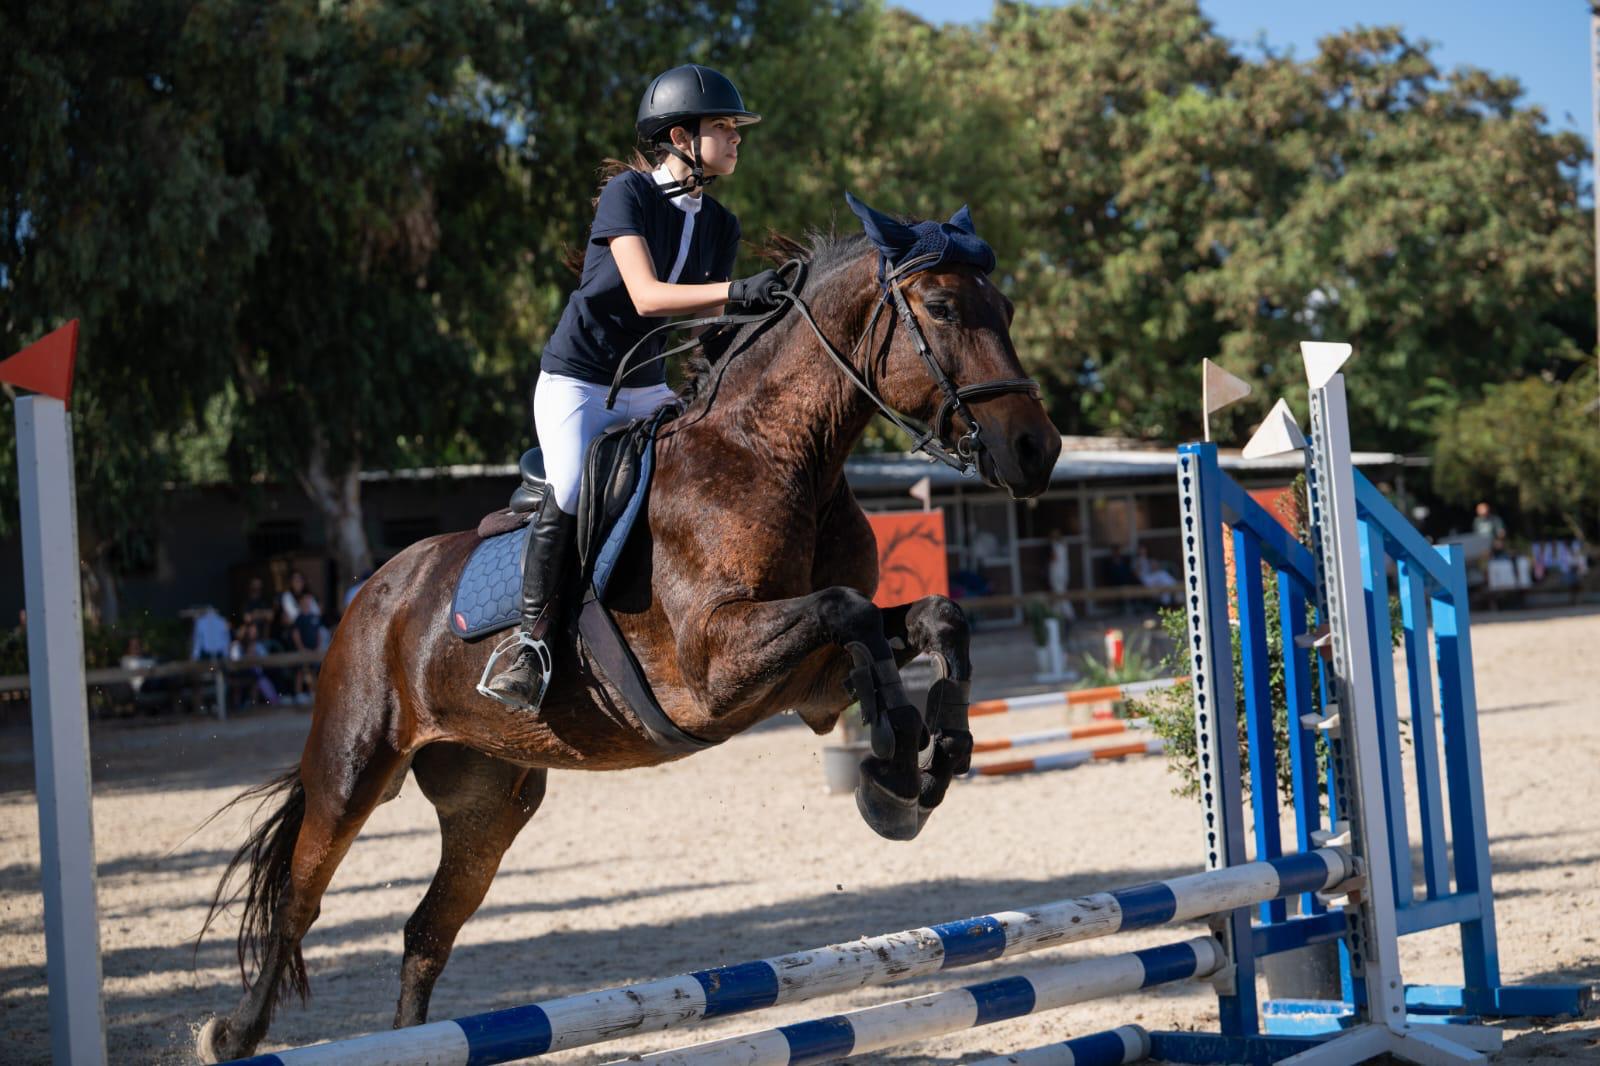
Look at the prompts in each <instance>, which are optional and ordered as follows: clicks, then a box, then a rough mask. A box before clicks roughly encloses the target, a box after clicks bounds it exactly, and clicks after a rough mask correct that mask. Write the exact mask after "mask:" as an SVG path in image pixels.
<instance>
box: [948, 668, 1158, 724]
mask: <svg viewBox="0 0 1600 1066" xmlns="http://www.w3.org/2000/svg"><path fill="white" fill-rule="evenodd" d="M1186 680H1188V679H1187V678H1182V677H1163V678H1157V679H1156V680H1153V681H1130V682H1128V683H1127V684H1124V685H1104V686H1101V687H1100V688H1078V689H1071V690H1069V691H1066V692H1041V693H1038V694H1037V695H1033V696H1010V697H1007V698H1005V699H997V700H979V701H978V702H976V703H974V704H973V705H972V706H971V707H970V708H969V709H968V711H967V717H969V718H984V717H987V716H989V715H993V714H1010V713H1012V712H1013V711H1037V710H1043V709H1047V708H1051V707H1090V706H1094V705H1096V704H1102V703H1115V702H1117V701H1118V700H1127V699H1132V698H1133V697H1135V696H1141V695H1143V694H1144V693H1146V692H1153V691H1155V690H1156V689H1163V688H1171V687H1172V686H1173V685H1176V684H1178V683H1179V682H1180V681H1186Z"/></svg>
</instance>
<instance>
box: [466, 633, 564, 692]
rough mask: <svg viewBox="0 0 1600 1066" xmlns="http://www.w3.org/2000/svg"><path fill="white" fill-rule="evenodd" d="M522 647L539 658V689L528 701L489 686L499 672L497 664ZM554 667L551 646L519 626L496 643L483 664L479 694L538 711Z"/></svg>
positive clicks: (479, 681)
mask: <svg viewBox="0 0 1600 1066" xmlns="http://www.w3.org/2000/svg"><path fill="white" fill-rule="evenodd" d="M521 648H530V649H532V651H533V654H534V656H535V658H537V659H538V660H539V691H537V692H535V693H534V695H533V698H532V699H530V700H528V701H527V702H526V703H524V702H523V701H521V700H518V699H515V698H513V697H510V696H503V695H501V694H500V693H498V692H496V691H494V689H492V688H490V687H489V680H490V679H491V678H492V677H494V676H495V674H496V673H497V672H498V671H496V670H495V664H497V663H498V662H499V661H500V660H501V659H503V658H504V657H505V656H506V655H508V654H511V653H512V652H514V651H517V650H518V649H521ZM554 668H555V661H554V660H553V659H552V658H551V655H550V646H549V645H548V644H546V643H545V642H544V641H543V640H540V639H539V638H537V637H531V636H529V635H528V634H527V633H525V632H523V631H522V629H520V628H518V629H517V630H516V631H515V632H513V633H512V634H511V635H510V636H509V637H507V638H506V639H505V640H502V641H501V642H500V643H499V644H496V645H495V648H494V651H493V652H491V653H490V654H489V661H488V662H486V663H484V664H483V676H482V677H480V678H479V679H478V694H479V695H482V696H488V697H489V698H490V699H491V700H494V701H495V702H497V703H503V704H505V705H506V706H507V707H513V708H516V709H517V710H519V711H524V710H526V711H537V710H538V709H539V705H540V704H541V703H543V702H544V694H545V692H546V691H548V690H549V688H550V675H551V674H552V673H553V672H554Z"/></svg>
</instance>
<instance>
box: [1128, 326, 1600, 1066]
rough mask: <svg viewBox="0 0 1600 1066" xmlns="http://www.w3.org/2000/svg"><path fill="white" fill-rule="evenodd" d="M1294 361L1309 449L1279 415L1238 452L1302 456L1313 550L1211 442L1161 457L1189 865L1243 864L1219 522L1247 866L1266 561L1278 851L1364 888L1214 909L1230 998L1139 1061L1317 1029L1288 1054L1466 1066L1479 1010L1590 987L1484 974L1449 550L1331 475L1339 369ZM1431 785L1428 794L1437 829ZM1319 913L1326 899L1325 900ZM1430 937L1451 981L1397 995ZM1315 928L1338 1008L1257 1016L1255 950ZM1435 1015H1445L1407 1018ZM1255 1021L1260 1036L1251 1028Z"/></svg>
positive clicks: (1261, 813)
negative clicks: (1247, 780) (1331, 853)
mask: <svg viewBox="0 0 1600 1066" xmlns="http://www.w3.org/2000/svg"><path fill="white" fill-rule="evenodd" d="M1301 349H1302V355H1303V357H1304V360H1305V364H1306V376H1307V379H1308V382H1309V384H1310V387H1311V390H1310V391H1311V415H1312V418H1311V428H1312V433H1311V440H1310V441H1309V443H1308V442H1307V441H1306V440H1305V438H1304V437H1303V436H1302V435H1301V434H1300V432H1299V429H1298V427H1296V426H1295V425H1294V424H1293V420H1292V418H1290V416H1289V415H1288V411H1287V408H1286V407H1285V406H1284V405H1282V404H1281V403H1280V405H1279V407H1278V408H1275V409H1274V412H1273V415H1272V416H1271V417H1269V419H1268V422H1267V424H1264V425H1263V426H1262V428H1261V431H1260V432H1259V433H1258V434H1257V439H1256V440H1255V441H1252V443H1251V446H1250V447H1247V448H1246V455H1247V456H1248V455H1252V454H1254V455H1263V454H1270V453H1271V452H1274V451H1288V450H1299V449H1303V450H1304V451H1305V452H1306V456H1307V461H1306V478H1307V496H1308V500H1309V504H1310V512H1311V513H1310V514H1309V515H1308V518H1309V524H1310V527H1311V532H1312V541H1313V547H1314V549H1315V551H1307V550H1306V549H1305V548H1304V547H1303V546H1302V545H1300V544H1299V543H1298V542H1297V541H1295V540H1294V539H1293V538H1292V537H1290V536H1289V534H1288V533H1287V532H1286V531H1285V530H1284V528H1283V527H1282V525H1281V524H1280V523H1279V522H1278V520H1277V519H1276V518H1275V517H1274V516H1272V515H1271V514H1270V513H1268V512H1267V511H1266V510H1265V509H1264V508H1263V507H1261V506H1260V505H1259V504H1257V503H1256V502H1255V501H1254V500H1253V499H1252V498H1251V497H1250V496H1249V495H1248V494H1247V493H1246V492H1245V491H1244V490H1243V489H1242V488H1241V487H1240V486H1239V485H1238V484H1237V483H1235V482H1234V481H1233V480H1232V479H1231V478H1229V477H1227V476H1226V475H1225V474H1223V473H1222V472H1221V470H1220V469H1219V467H1218V463H1217V452H1216V447H1215V446H1214V445H1212V444H1190V445H1185V446H1184V447H1182V448H1180V449H1179V454H1178V488H1179V501H1180V507H1181V509H1182V521H1183V534H1184V549H1185V581H1186V584H1185V589H1186V592H1187V594H1188V598H1187V601H1186V602H1187V605H1188V610H1189V629H1190V650H1191V659H1192V674H1193V677H1194V698H1195V714H1196V719H1195V720H1196V746H1197V748H1198V751H1199V756H1200V760H1201V770H1202V803H1203V805H1204V808H1205V817H1206V832H1207V866H1208V868H1212V869H1216V868H1220V867H1225V866H1228V865H1232V864H1234V863H1238V862H1243V861H1245V858H1246V854H1247V851H1246V843H1247V841H1246V838H1245V832H1244V818H1243V803H1242V796H1241V791H1240V788H1239V781H1238V774H1239V769H1238V768H1239V765H1240V759H1239V750H1238V733H1237V729H1236V728H1234V727H1233V723H1235V722H1236V721H1237V717H1238V708H1237V707H1236V706H1235V685H1234V674H1235V663H1234V662H1233V654H1232V648H1231V642H1230V639H1229V626H1230V620H1229V600H1228V595H1227V586H1226V569H1225V566H1226V564H1225V559H1224V548H1225V544H1224V538H1225V534H1224V532H1223V530H1222V524H1223V523H1226V524H1227V526H1228V527H1230V528H1231V531H1232V534H1231V540H1232V548H1233V568H1234V573H1235V588H1236V597H1237V598H1236V601H1235V606H1236V615H1235V617H1236V618H1237V625H1238V632H1239V644H1240V649H1241V652H1240V662H1239V663H1238V664H1237V666H1238V673H1239V675H1240V677H1241V678H1242V682H1243V683H1242V691H1243V694H1244V708H1243V711H1244V720H1245V733H1246V737H1247V739H1248V741H1249V749H1250V756H1249V759H1250V763H1249V773H1250V776H1251V781H1252V798H1253V802H1252V811H1253V815H1254V819H1253V823H1254V824H1253V830H1254V833H1253V838H1254V840H1253V843H1254V855H1255V856H1256V857H1257V858H1258V859H1259V858H1270V857H1271V856H1275V855H1280V854H1282V853H1283V852H1282V841H1281V839H1280V834H1279V829H1278V825H1279V814H1278V807H1277V789H1276V787H1275V785H1274V781H1275V779H1276V774H1277V766H1276V758H1275V746H1274V743H1273V739H1272V736H1273V733H1272V731H1273V729H1274V717H1275V709H1274V707H1273V705H1272V691H1271V686H1270V684H1269V676H1270V671H1271V667H1272V661H1271V657H1270V655H1269V652H1268V650H1267V649H1268V645H1267V642H1266V633H1265V628H1266V618H1265V610H1264V607H1265V602H1266V600H1265V595H1264V588H1263V580H1262V566H1263V563H1265V564H1266V565H1267V566H1269V567H1270V568H1271V569H1272V572H1273V574H1274V576H1275V577H1276V584H1277V597H1278V606H1279V622H1280V627H1281V631H1280V633H1279V634H1277V636H1278V637H1280V639H1281V647H1282V659H1281V662H1282V669H1283V677H1284V691H1285V698H1286V700H1287V704H1288V706H1287V707H1286V708H1285V711H1286V714H1285V716H1284V717H1285V719H1286V721H1285V722H1283V723H1282V724H1281V725H1280V726H1278V728H1287V729H1288V731H1289V739H1290V743H1289V758H1290V777H1291V780H1292V782H1293V789H1292V795H1293V803H1294V813H1295V827H1296V835H1297V838H1298V839H1297V844H1298V846H1299V848H1300V849H1302V850H1303V849H1306V848H1310V847H1315V846H1317V845H1318V844H1333V845H1338V846H1343V847H1348V848H1349V849H1350V850H1351V852H1352V854H1354V855H1355V856H1356V861H1357V863H1358V865H1360V867H1361V869H1362V877H1361V881H1362V882H1364V883H1362V884H1359V885H1357V886H1350V887H1351V889H1352V890H1351V891H1350V892H1348V893H1347V895H1346V896H1345V898H1344V899H1343V900H1342V901H1333V900H1330V899H1329V898H1328V896H1327V895H1326V894H1308V895H1306V896H1304V897H1302V898H1301V900H1300V905H1299V908H1298V911H1299V913H1298V915H1296V916H1290V915H1289V914H1288V913H1287V910H1288V908H1287V907H1286V905H1285V901H1282V900H1277V901H1272V902H1269V903H1266V904H1263V905H1262V906H1261V907H1260V908H1259V914H1258V915H1257V916H1256V920H1254V921H1252V919H1251V916H1250V914H1249V911H1248V910H1240V911H1235V912H1233V914H1232V915H1231V916H1229V918H1228V927H1227V930H1226V933H1227V935H1226V937H1225V938H1224V940H1225V943H1228V944H1229V945H1230V946H1231V954H1232V959H1233V963H1234V967H1235V970H1234V973H1235V981H1234V986H1233V989H1232V990H1231V993H1224V994H1221V995H1220V1002H1219V1008H1220V1016H1221V1029H1222V1032H1221V1034H1219V1035H1218V1036H1216V1037H1195V1036H1194V1035H1193V1034H1187V1033H1171V1034H1169V1033H1152V1034H1150V1036H1151V1042H1152V1054H1153V1056H1154V1057H1155V1058H1158V1059H1167V1060H1170V1061H1183V1062H1201V1061H1209V1062H1238V1061H1262V1060H1264V1059H1269V1058H1270V1057H1271V1055H1258V1054H1253V1053H1250V1049H1251V1048H1252V1047H1255V1046H1262V1047H1263V1048H1264V1047H1265V1046H1266V1045H1269V1044H1274V1043H1276V1041H1277V1040H1280V1039H1286V1038H1288V1039H1307V1037H1308V1036H1309V1035H1310V1034H1318V1035H1317V1036H1316V1037H1315V1039H1319V1040H1322V1041H1324V1042H1323V1043H1320V1044H1318V1045H1316V1046H1315V1047H1312V1048H1310V1049H1308V1050H1306V1051H1305V1052H1303V1053H1302V1054H1300V1055H1296V1056H1295V1057H1294V1058H1293V1060H1292V1061H1293V1062H1295V1063H1296V1064H1301V1063H1313V1062H1328V1063H1345V1062H1359V1061H1363V1060H1365V1059H1367V1058H1370V1057H1373V1056H1375V1055H1378V1054H1381V1053H1385V1052H1387V1053H1389V1054H1392V1055H1394V1056H1396V1057H1397V1058H1400V1059H1404V1060H1408V1061H1415V1062H1470V1061H1481V1057H1480V1055H1479V1052H1481V1051H1485V1050H1494V1049H1497V1048H1498V1047H1499V1044H1500V1033H1499V1031H1498V1030H1497V1029H1492V1028H1488V1027H1484V1026H1478V1025H1472V1024H1468V1023H1471V1022H1474V1021H1476V1020H1478V1019H1479V1018H1482V1017H1492V1016H1502V1017H1504V1016H1513V1015H1515V1016H1539V1017H1555V1016H1563V1015H1569V1014H1579V1013H1582V1012H1583V1010H1584V1009H1585V1008H1586V1007H1587V1005H1588V1003H1589V991H1588V989H1587V988H1586V987H1585V986H1579V985H1564V986H1531V985H1522V986H1508V985H1502V984H1501V983H1500V976H1499V965H1498V961H1497V957H1496V950H1495V924H1494V899H1493V892H1492V887H1491V885H1490V877H1489V852H1488V835H1487V827H1486V824H1485V818H1484V805H1483V777H1482V763H1481V759H1480V757H1479V751H1478V728H1477V717H1476V703H1475V696H1474V688H1473V677H1472V655H1471V647H1470V643H1469V636H1468V620H1467V595H1466V577H1465V569H1464V564H1463V561H1462V559H1461V558H1460V555H1459V553H1458V552H1456V551H1454V550H1453V549H1446V548H1439V549H1435V548H1434V547H1433V545H1431V544H1429V543H1428V542H1427V541H1426V540H1425V539H1424V538H1423V537H1422V536H1421V535H1420V534H1419V533H1417V531H1416V530H1415V529H1414V528H1412V526H1411V525H1410V524H1409V523H1408V522H1407V521H1406V520H1405V519H1404V518H1402V517H1401V516H1400V514H1399V512H1398V511H1396V510H1395V509H1394V507H1393V506H1392V505H1390V504H1389V503H1388V501H1387V500H1385V499H1384V498H1383V496H1382V495H1381V494H1380V493H1379V492H1378V491H1377V489H1376V488H1374V487H1373V485H1372V484H1371V483H1370V482H1368V481H1367V479H1366V478H1365V477H1363V476H1362V475H1361V473H1360V472H1359V471H1357V470H1355V468H1354V466H1353V464H1352V463H1351V460H1350V442H1349V422H1348V414H1347V407H1346V396H1345V384H1344V376H1343V375H1342V374H1340V373H1339V372H1338V371H1339V368H1340V366H1342V365H1343V363H1344V362H1345V361H1346V360H1347V359H1348V358H1349V356H1350V353H1351V349H1350V346H1349V345H1346V344H1325V343H1306V344H1302V345H1301ZM1391 559H1392V560H1393V561H1394V563H1395V567H1396V573H1397V575H1398V583H1399V586H1400V601H1401V608H1402V619H1403V623H1402V629H1403V640H1402V644H1403V646H1404V649H1405V661H1406V666H1407V674H1408V679H1407V680H1408V686H1409V696H1410V701H1411V708H1412V723H1411V725H1412V737H1413V744H1412V751H1413V758H1414V760H1415V764H1416V778H1417V781H1418V783H1419V787H1418V791H1419V793H1420V795H1419V796H1418V797H1417V803H1418V806H1419V809H1420V813H1421V825H1422V835H1423V841H1422V844H1423V847H1422V855H1423V866H1424V871H1423V873H1424V877H1423V883H1422V886H1421V893H1420V894H1419V892H1418V886H1417V885H1416V883H1415V882H1416V878H1415V877H1414V871H1413V870H1412V864H1411V852H1410V842H1409V840H1408V835H1407V830H1406V809H1407V808H1406V804H1407V797H1406V794H1405V790H1404V784H1403V764H1402V761H1401V760H1402V759H1403V757H1404V756H1403V752H1402V749H1401V745H1400V733H1399V721H1398V713H1397V701H1396V698H1395V688H1394V685H1395V679H1394V670H1393V655H1392V646H1391V643H1392V642H1391V637H1390V629H1389V625H1388V619H1389V585H1388V578H1387V562H1388V561H1389V560H1391ZM1308 606H1311V607H1314V609H1315V613H1314V617H1315V619H1316V620H1317V621H1318V622H1321V623H1324V624H1326V625H1327V627H1328V633H1327V636H1326V637H1323V638H1321V639H1318V640H1316V641H1313V640H1311V639H1310V637H1308V625H1307V619H1308ZM1430 607H1431V629H1432V634H1433V640H1432V644H1431V646H1430V643H1429V640H1428V632H1429V629H1430V611H1429V608H1430ZM1329 642H1331V645H1332V647H1331V655H1329V656H1328V661H1325V662H1320V663H1319V662H1318V659H1319V657H1318V656H1315V655H1313V654H1311V649H1312V647H1313V645H1315V646H1317V647H1321V646H1323V645H1324V644H1325V643H1329ZM1314 664H1316V666H1317V667H1318V669H1317V673H1316V675H1315V676H1314V675H1313V672H1312V671H1313V667H1314ZM1430 664H1431V666H1430ZM1433 671H1436V672H1437V675H1438V692H1439V703H1438V707H1437V711H1436V709H1435V706H1434V703H1433V690H1432V686H1431V685H1430V673H1431V672H1433ZM1441 732H1442V736H1443V743H1442V746H1441V744H1440V739H1439V734H1440V733H1441ZM1319 738H1320V739H1321V740H1322V742H1323V744H1322V750H1323V751H1325V752H1326V755H1327V760H1326V761H1327V775H1326V779H1325V780H1324V779H1323V778H1322V777H1321V776H1320V775H1319V770H1318V750H1319V745H1318V740H1319ZM1208 768H1214V770H1211V771H1210V772H1207V771H1208ZM1441 779H1442V780H1444V781H1446V782H1447V783H1448V786H1449V807H1448V811H1449V822H1450V830H1451V832H1450V834H1449V835H1448V836H1447V835H1446V833H1445V810H1446V808H1445V806H1444V804H1443V800H1442V796H1441V791H1440V782H1441ZM1324 797H1325V800H1326V807H1327V815H1326V821H1324V814H1323V807H1322V800H1323V799H1324ZM1447 842H1448V843H1447ZM1447 848H1448V854H1449V855H1450V856H1451V859H1452V860H1453V862H1450V863H1447V861H1446V854H1447ZM1369 857H1370V858H1369ZM1452 874H1453V876H1454V886H1453V887H1452V886H1451V883H1450V880H1451V877H1452ZM1334 902H1342V905H1340V906H1332V905H1331V904H1332V903H1334ZM1451 925H1455V926H1459V927H1460V934H1461V957H1462V971H1463V975H1464V981H1463V984H1462V985H1460V986H1443V985H1405V984H1404V983H1403V980H1402V978H1401V974H1400V968H1399V957H1398V956H1399V948H1398V943H1399V938H1400V937H1401V936H1404V935H1407V934H1409V933H1416V932H1420V931H1422V930H1426V929H1435V928H1440V927H1445V926H1451ZM1334 938H1338V939H1339V941H1340V951H1339V954H1340V971H1341V985H1342V991H1343V997H1342V999H1336V1000H1329V1001H1322V1000H1299V1001H1269V1002H1267V1003H1265V1004H1263V1005H1260V1006H1261V1007H1262V1008H1263V1009H1261V1010H1258V1004H1257V1003H1256V997H1255V981H1254V977H1255V972H1256V961H1257V960H1258V959H1260V958H1263V957H1265V956H1267V955H1273V954H1277V953H1280V952H1285V951H1291V950H1294V949H1295V948H1298V947H1303V946H1308V945H1313V944H1317V943H1320V942H1326V941H1329V940H1331V939H1334ZM1263 1014H1264V1015H1265V1018H1264V1020H1265V1023H1266V1024H1265V1026H1264V1027H1263V1025H1262V1021H1263V1018H1262V1015H1263ZM1442 1021H1449V1022H1452V1023H1455V1024H1450V1025H1440V1024H1432V1025H1430V1024H1427V1023H1428V1022H1442ZM1263 1030H1265V1032H1266V1033H1271V1034H1273V1035H1272V1036H1265V1035H1263ZM1330 1032H1332V1033H1334V1034H1335V1036H1334V1037H1333V1038H1332V1039H1330V1038H1329V1037H1328V1035H1327V1034H1328V1033H1330ZM1208 1045H1209V1046H1208Z"/></svg>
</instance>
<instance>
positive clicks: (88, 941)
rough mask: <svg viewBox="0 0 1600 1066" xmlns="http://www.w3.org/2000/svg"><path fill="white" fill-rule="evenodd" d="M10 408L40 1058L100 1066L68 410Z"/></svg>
mask: <svg viewBox="0 0 1600 1066" xmlns="http://www.w3.org/2000/svg"><path fill="white" fill-rule="evenodd" d="M16 411H17V468H18V473H19V474H20V478H19V481H20V483H21V493H20V496H21V504H22V570H23V584H24V587H25V589H26V602H27V605H28V679H29V684H30V686H31V687H32V699H33V762H34V778H35V781H36V783H37V787H38V794H39V874H40V880H41V882H42V888H43V893H44V930H45V971H46V974H47V976H48V980H49V990H50V1051H51V1057H52V1059H53V1060H54V1061H56V1062H63V1063H64V1062H70V1063H74V1064H102V1063H104V1062H105V1061H106V1041H105V1006H104V1003H103V1001H102V1000H101V996H100V924H99V917H98V914H97V912H96V905H95V867H94V825H93V820H92V815H91V812H90V806H89V708H88V703H87V700H86V697H85V694H84V684H83V621H82V618H83V613H82V609H81V604H80V602H79V600H80V593H79V584H78V523H77V513H76V502H75V501H76V498H75V496H74V492H73V474H72V440H71V427H70V424H69V422H68V419H67V410H66V405H65V404H64V403H62V402H61V401H60V400H58V399H55V398H53V397H50V396H24V397H22V398H20V399H18V400H17V403H16Z"/></svg>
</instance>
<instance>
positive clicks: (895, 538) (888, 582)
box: [867, 510, 950, 607]
mask: <svg viewBox="0 0 1600 1066" xmlns="http://www.w3.org/2000/svg"><path fill="white" fill-rule="evenodd" d="M867 521H868V522H870V523H871V524H872V533H873V536H875V537H877V538H878V593H877V595H875V596H873V597H872V602H873V603H875V604H877V605H878V606H879V607H893V606H895V605H896V604H901V603H910V602H911V601H912V600H920V599H921V598H922V597H924V596H948V595H950V570H949V564H948V563H947V561H946V558H945V550H944V512H943V511H939V510H935V511H884V512H880V513H878V514H869V515H867Z"/></svg>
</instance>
